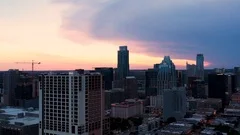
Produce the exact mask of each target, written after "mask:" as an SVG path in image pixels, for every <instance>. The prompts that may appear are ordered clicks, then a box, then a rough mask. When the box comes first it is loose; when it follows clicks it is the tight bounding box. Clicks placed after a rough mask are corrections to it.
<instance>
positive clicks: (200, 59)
mask: <svg viewBox="0 0 240 135" xmlns="http://www.w3.org/2000/svg"><path fill="white" fill-rule="evenodd" d="M196 68H197V69H196V73H197V77H199V78H200V79H202V80H204V56H203V54H197V61H196Z"/></svg>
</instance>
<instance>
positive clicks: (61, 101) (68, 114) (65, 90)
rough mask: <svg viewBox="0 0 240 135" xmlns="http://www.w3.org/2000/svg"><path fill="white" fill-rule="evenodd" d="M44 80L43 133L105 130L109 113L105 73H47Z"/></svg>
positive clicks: (61, 134)
mask: <svg viewBox="0 0 240 135" xmlns="http://www.w3.org/2000/svg"><path fill="white" fill-rule="evenodd" d="M40 80H41V82H40V90H39V91H40V98H39V99H40V100H39V101H40V102H41V104H40V106H39V108H40V125H39V134H44V135H47V134H48V135H49V134H50V135H79V134H86V135H87V134H91V135H92V134H95V135H101V134H102V133H103V130H102V129H103V124H102V123H103V120H104V116H105V113H104V91H103V89H102V75H101V74H99V73H89V74H79V73H77V72H69V74H46V75H42V76H41V77H40Z"/></svg>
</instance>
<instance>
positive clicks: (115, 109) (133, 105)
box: [111, 99, 143, 119]
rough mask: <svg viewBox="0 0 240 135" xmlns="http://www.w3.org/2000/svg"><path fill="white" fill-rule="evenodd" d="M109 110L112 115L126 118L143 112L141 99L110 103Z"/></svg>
mask: <svg viewBox="0 0 240 135" xmlns="http://www.w3.org/2000/svg"><path fill="white" fill-rule="evenodd" d="M111 110H112V112H111V116H112V117H114V118H123V119H127V118H130V117H134V116H137V115H141V114H143V101H142V100H136V99H127V100H126V101H125V102H122V103H116V104H112V109H111Z"/></svg>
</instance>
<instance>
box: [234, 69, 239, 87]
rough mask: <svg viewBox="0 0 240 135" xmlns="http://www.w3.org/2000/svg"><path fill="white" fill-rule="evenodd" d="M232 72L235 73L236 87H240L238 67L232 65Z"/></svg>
mask: <svg viewBox="0 0 240 135" xmlns="http://www.w3.org/2000/svg"><path fill="white" fill-rule="evenodd" d="M234 73H235V75H236V78H235V84H236V86H235V87H236V88H238V89H240V67H234Z"/></svg>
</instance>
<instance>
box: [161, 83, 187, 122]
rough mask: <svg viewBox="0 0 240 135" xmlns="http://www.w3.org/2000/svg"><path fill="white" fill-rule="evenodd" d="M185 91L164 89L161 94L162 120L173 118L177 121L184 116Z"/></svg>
mask: <svg viewBox="0 0 240 135" xmlns="http://www.w3.org/2000/svg"><path fill="white" fill-rule="evenodd" d="M186 104H187V98H186V90H185V88H184V87H180V88H176V87H175V88H173V89H166V90H164V92H163V119H164V120H167V119H168V118H170V117H174V118H175V119H177V120H180V119H182V118H184V116H185V114H186Z"/></svg>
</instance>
